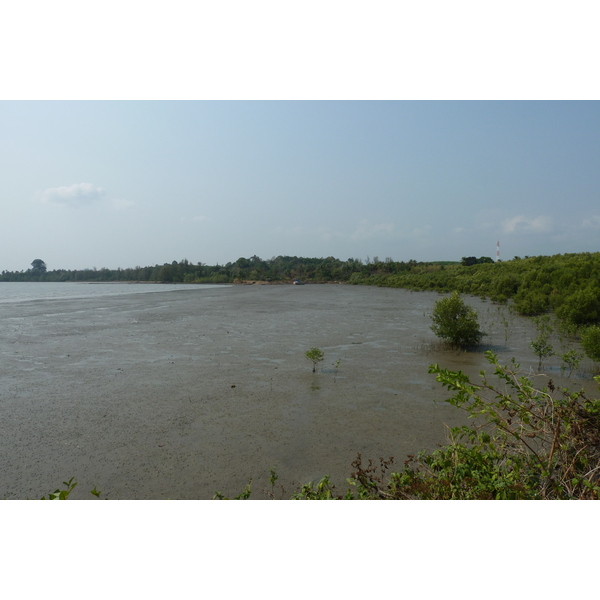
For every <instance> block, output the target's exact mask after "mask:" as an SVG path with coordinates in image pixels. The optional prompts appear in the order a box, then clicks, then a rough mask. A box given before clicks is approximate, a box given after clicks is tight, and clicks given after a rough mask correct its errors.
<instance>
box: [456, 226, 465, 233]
mask: <svg viewBox="0 0 600 600" xmlns="http://www.w3.org/2000/svg"><path fill="white" fill-rule="evenodd" d="M453 231H454V233H464V232H465V231H466V229H465V228H464V227H455V228H454V229H453Z"/></svg>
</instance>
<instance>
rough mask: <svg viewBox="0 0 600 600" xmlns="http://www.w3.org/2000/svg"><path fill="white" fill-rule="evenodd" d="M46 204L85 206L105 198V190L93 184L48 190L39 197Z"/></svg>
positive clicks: (80, 184) (78, 184)
mask: <svg viewBox="0 0 600 600" xmlns="http://www.w3.org/2000/svg"><path fill="white" fill-rule="evenodd" d="M39 197H40V200H41V202H43V203H44V204H61V205H63V206H85V205H89V204H93V203H94V202H98V201H100V200H102V199H103V198H104V189H103V188H101V187H99V186H97V185H93V184H92V183H74V184H72V185H66V186H62V187H56V188H48V189H46V190H44V191H43V192H41V194H40V195H39Z"/></svg>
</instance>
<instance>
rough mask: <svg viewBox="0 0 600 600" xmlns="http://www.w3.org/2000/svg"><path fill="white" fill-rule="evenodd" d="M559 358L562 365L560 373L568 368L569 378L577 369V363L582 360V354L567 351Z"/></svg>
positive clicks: (575, 351)
mask: <svg viewBox="0 0 600 600" xmlns="http://www.w3.org/2000/svg"><path fill="white" fill-rule="evenodd" d="M560 358H561V360H562V361H563V363H564V364H563V366H562V371H563V372H564V371H565V369H566V368H567V367H568V368H569V377H570V376H571V373H572V372H573V371H574V370H575V369H577V367H578V366H579V363H580V362H581V359H582V358H583V354H582V353H581V352H577V350H572V349H571V350H568V351H567V352H565V353H564V354H563V355H562V356H561V357H560ZM565 365H566V366H565Z"/></svg>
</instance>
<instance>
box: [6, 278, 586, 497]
mask: <svg viewBox="0 0 600 600" xmlns="http://www.w3.org/2000/svg"><path fill="white" fill-rule="evenodd" d="M34 285H35V284H34ZM201 287H202V286H198V289H186V290H176V291H173V292H169V293H155V292H152V291H151V290H150V291H148V292H147V293H136V294H124V295H115V296H105V297H99V298H74V299H64V298H63V299H55V300H37V301H29V302H20V303H12V304H4V305H2V306H0V315H1V319H2V336H0V353H1V361H0V498H7V499H24V498H40V497H41V496H42V495H45V494H47V493H48V492H51V491H54V490H55V489H56V488H57V487H59V486H60V483H61V482H62V481H65V480H68V479H69V478H70V477H74V478H75V480H76V481H78V482H79V483H78V486H77V488H75V491H74V492H73V494H72V495H71V497H72V498H74V499H94V498H93V496H92V495H91V494H90V493H89V490H91V489H92V488H94V487H96V488H97V489H98V490H100V491H101V492H102V495H101V497H102V498H108V499H167V498H170V499H210V498H212V497H213V495H214V493H215V492H216V491H220V492H221V493H223V494H224V495H225V496H234V495H237V494H238V493H240V492H241V491H242V490H243V488H244V486H245V485H246V483H248V479H249V478H252V480H253V481H252V490H253V493H252V498H254V499H264V498H266V497H267V495H266V491H267V490H270V485H269V468H270V467H274V468H275V469H276V471H277V473H278V475H279V480H278V481H277V485H278V486H279V485H280V484H281V485H283V487H284V488H285V490H286V494H285V495H284V497H287V496H289V495H290V494H291V493H292V492H293V491H294V490H295V489H297V488H298V487H299V486H300V485H302V484H304V483H307V482H308V481H311V480H312V481H315V482H316V481H318V480H319V479H320V478H321V477H323V476H324V475H329V476H331V479H332V481H333V483H334V484H335V485H336V488H337V489H339V490H345V489H347V487H348V484H347V483H346V478H347V477H349V475H350V472H351V470H352V468H351V466H350V465H351V462H352V461H353V460H354V458H355V457H356V454H357V452H360V453H361V454H362V457H363V459H368V458H373V459H378V458H379V457H380V456H382V457H385V458H388V457H390V456H393V457H394V458H395V464H396V465H397V466H398V467H401V465H402V463H403V461H404V459H405V457H406V455H407V454H415V453H417V452H418V451H419V450H424V449H434V448H435V447H436V446H437V445H438V444H443V443H444V442H445V441H446V434H447V428H446V426H454V425H458V424H460V423H462V422H465V421H464V417H463V415H462V414H461V413H460V411H458V410H457V409H456V408H453V407H451V406H449V405H448V404H447V403H445V402H444V399H445V398H447V397H448V396H449V392H448V391H447V390H444V389H443V388H442V387H441V386H440V384H438V383H437V382H436V381H435V377H434V376H433V375H429V374H428V372H427V370H428V366H429V365H430V364H431V363H439V364H440V365H441V366H444V367H448V368H451V369H462V370H463V371H465V372H466V373H468V374H469V375H471V376H473V377H474V378H477V374H478V372H479V370H480V369H486V367H487V368H489V365H488V363H487V361H486V360H485V357H484V355H483V351H482V350H483V349H488V348H490V349H493V350H494V351H496V352H497V353H498V354H499V355H500V358H501V361H502V362H509V361H510V358H511V357H512V356H515V357H516V358H517V360H518V361H519V362H520V363H521V365H522V367H523V369H524V370H525V372H528V371H529V370H530V369H532V368H535V367H536V366H537V359H536V357H535V356H534V355H533V353H532V351H531V350H530V349H529V347H528V344H529V341H530V340H531V339H532V337H534V336H535V329H534V326H533V323H532V322H531V320H528V319H525V318H522V317H517V316H513V315H510V314H509V313H508V311H506V309H505V307H501V306H498V305H494V304H492V303H490V302H485V301H482V300H480V299H478V298H466V300H467V301H468V303H469V304H470V305H472V306H473V307H474V308H475V309H476V310H477V311H478V312H479V316H480V323H481V325H482V328H483V330H484V331H486V332H488V334H489V335H488V336H487V337H486V338H485V339H484V345H483V346H482V349H481V351H477V352H466V353H465V352H457V351H456V350H449V349H445V348H444V347H443V345H442V344H440V343H439V342H438V341H437V339H436V338H435V336H434V334H433V333H432V332H431V331H430V329H429V327H430V325H431V321H430V318H429V314H430V313H431V310H432V308H433V305H434V303H435V301H436V300H437V299H439V298H440V297H441V296H440V295H439V294H437V293H429V292H410V291H407V290H400V289H388V288H376V287H366V286H365V287H362V286H350V285H334V284H330V285H305V286H292V285H275V286H270V285H251V286H242V285H239V286H230V287H222V288H219V287H212V288H211V289H201ZM501 314H504V317H501V316H500V315H501ZM311 347H319V348H321V349H323V351H324V357H325V360H324V361H323V362H322V363H320V365H319V368H318V371H317V373H312V372H311V371H312V366H311V364H310V363H309V362H308V361H307V360H306V358H305V356H304V353H305V352H306V350H308V349H309V348H311ZM553 361H554V362H553ZM547 364H548V369H547V372H552V377H553V379H555V381H556V380H558V381H559V382H560V383H565V384H566V385H570V387H572V388H573V389H575V388H577V387H581V385H582V382H585V385H586V386H589V378H588V380H583V379H582V380H581V381H579V380H566V379H563V378H561V375H560V370H559V365H560V361H559V360H558V359H557V358H553V359H550V360H549V361H547ZM540 377H542V381H541V382H540V384H541V385H544V381H545V380H547V377H546V379H545V380H544V379H543V378H544V377H545V376H540ZM592 383H593V382H592ZM590 389H594V388H593V386H592V387H591V388H590ZM275 492H276V494H275V495H276V497H279V496H280V495H281V491H280V489H279V488H278V487H277V488H276V490H275Z"/></svg>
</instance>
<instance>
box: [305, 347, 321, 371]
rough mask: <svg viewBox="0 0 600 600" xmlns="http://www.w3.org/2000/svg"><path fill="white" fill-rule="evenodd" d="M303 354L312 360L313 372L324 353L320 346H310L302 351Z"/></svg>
mask: <svg viewBox="0 0 600 600" xmlns="http://www.w3.org/2000/svg"><path fill="white" fill-rule="evenodd" d="M304 356H306V358H307V359H308V360H309V361H311V362H312V365H313V369H312V372H313V373H314V372H315V371H316V370H317V365H318V364H319V363H320V362H321V361H323V360H324V353H323V350H321V349H320V348H311V349H310V350H307V351H306V352H305V353H304Z"/></svg>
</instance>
